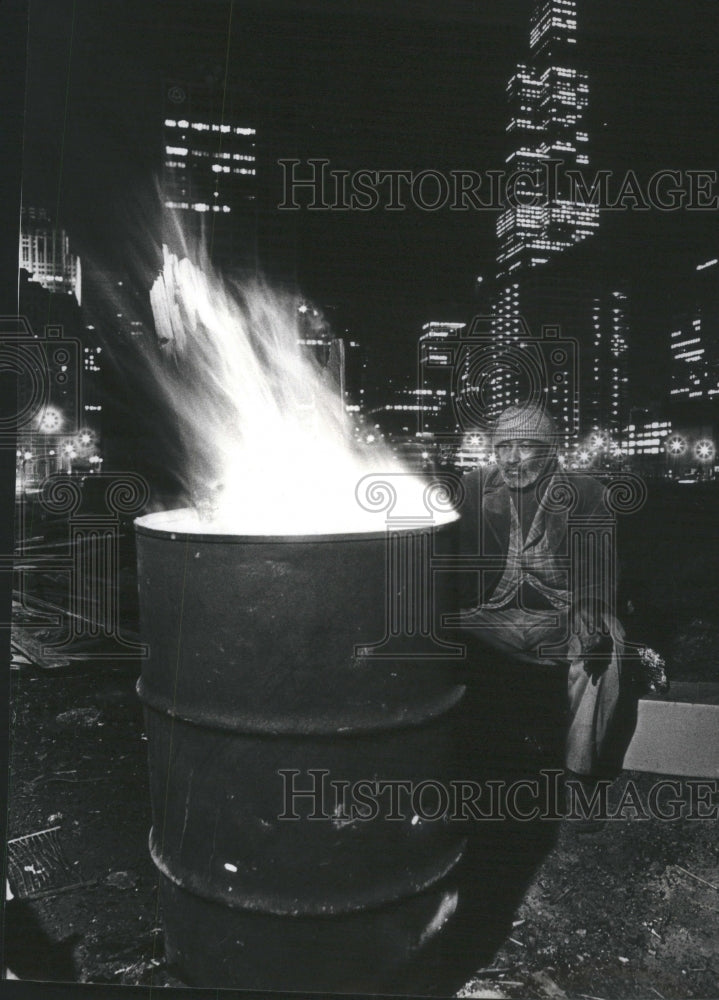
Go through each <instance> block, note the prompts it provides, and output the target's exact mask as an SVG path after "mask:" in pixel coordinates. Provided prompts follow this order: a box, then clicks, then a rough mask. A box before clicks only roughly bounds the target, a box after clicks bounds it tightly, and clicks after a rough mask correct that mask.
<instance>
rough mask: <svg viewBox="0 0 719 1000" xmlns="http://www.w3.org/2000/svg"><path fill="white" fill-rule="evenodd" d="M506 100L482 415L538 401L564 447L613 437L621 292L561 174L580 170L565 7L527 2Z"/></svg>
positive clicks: (594, 208) (591, 208) (618, 415)
mask: <svg viewBox="0 0 719 1000" xmlns="http://www.w3.org/2000/svg"><path fill="white" fill-rule="evenodd" d="M507 96H508V100H509V108H510V114H509V123H508V125H507V136H508V138H509V139H510V151H509V154H508V156H507V158H506V165H507V181H506V196H505V207H504V209H503V211H502V212H501V213H500V215H499V217H498V219H497V241H498V249H497V277H496V293H495V297H494V303H493V313H494V321H493V325H492V333H493V342H494V343H493V350H494V354H495V358H496V366H497V371H498V374H497V375H496V376H495V377H494V378H493V379H492V384H491V392H490V393H489V411H490V412H489V416H490V417H496V416H497V415H498V413H499V412H500V411H501V410H502V409H503V408H504V407H505V406H506V405H508V404H509V403H514V402H518V401H520V400H527V399H528V398H531V400H532V401H533V402H535V403H541V402H542V401H544V402H545V403H546V404H547V405H548V406H549V408H550V410H551V411H552V413H553V414H554V416H555V417H556V419H557V422H558V426H559V431H560V435H561V438H562V441H563V444H564V446H565V447H566V448H567V449H570V448H571V447H572V445H573V444H576V443H577V441H578V439H579V436H580V435H581V434H584V433H589V432H591V431H602V432H603V433H608V434H609V435H617V436H618V435H619V434H620V432H621V428H622V427H623V426H624V425H625V424H626V419H627V417H626V405H627V390H628V386H627V374H626V368H627V364H626V361H627V358H626V354H627V349H628V329H627V307H626V292H625V290H624V289H623V288H622V286H621V283H619V282H617V280H616V275H614V274H613V273H612V267H611V263H610V261H609V260H608V258H609V256H610V255H608V254H606V252H605V250H606V248H603V247H601V246H600V245H599V243H598V238H597V230H598V228H599V206H598V205H596V204H587V203H586V202H585V201H582V200H577V195H576V187H577V186H576V185H574V187H573V186H572V185H570V183H569V176H568V172H570V171H576V172H579V173H581V170H582V168H583V167H586V166H587V164H588V162H589V157H588V153H587V144H588V141H589V136H588V133H587V131H586V125H585V122H584V117H585V112H586V108H587V103H588V98H589V84H588V80H587V75H586V73H584V72H582V71H581V69H580V67H579V63H578V60H577V3H576V0H537V2H536V3H535V6H534V9H533V11H532V15H531V19H530V35H529V59H528V61H527V62H526V63H520V64H518V65H517V67H516V69H515V72H514V73H513V75H512V77H511V78H510V80H509V83H508V84H507ZM580 245H581V246H580ZM545 330H551V334H550V335H549V337H548V338H545V337H544V336H543V331H545ZM557 337H558V338H559V339H560V340H563V341H564V342H565V343H564V346H560V344H559V343H558V342H557V339H556V338H557ZM560 357H561V358H563V359H564V360H562V361H561V362H558V361H557V359H558V358H560ZM518 370H519V372H520V374H519V375H518V374H517V372H518ZM528 383H529V384H530V385H531V390H532V391H531V393H530V394H529V396H528V393H527V385H528Z"/></svg>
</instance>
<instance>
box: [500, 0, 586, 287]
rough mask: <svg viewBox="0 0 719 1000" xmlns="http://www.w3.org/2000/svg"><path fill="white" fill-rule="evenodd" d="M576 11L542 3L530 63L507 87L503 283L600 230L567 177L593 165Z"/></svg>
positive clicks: (561, 3)
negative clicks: (579, 63)
mask: <svg viewBox="0 0 719 1000" xmlns="http://www.w3.org/2000/svg"><path fill="white" fill-rule="evenodd" d="M576 6H577V5H576V0H538V2H537V4H536V5H535V8H534V11H533V13H532V16H531V20H530V34H529V50H530V59H529V62H528V63H519V64H518V65H517V68H516V70H515V72H514V74H513V75H512V77H511V78H510V80H509V83H508V84H507V96H508V99H509V106H510V119H509V124H508V125H507V134H508V136H509V137H510V139H511V147H512V148H511V150H510V152H509V155H508V156H507V158H506V164H507V168H508V175H509V177H508V184H509V190H508V192H507V193H508V199H509V204H507V207H506V208H505V209H504V211H503V212H502V213H501V214H500V216H499V218H498V220H497V237H498V240H499V252H498V254H497V263H498V265H499V277H505V276H507V275H510V274H512V273H513V272H515V271H517V270H518V269H524V268H527V267H534V266H535V265H537V264H544V263H546V261H547V260H549V258H550V256H551V255H552V254H553V253H556V252H557V251H561V250H563V249H564V248H565V247H568V246H572V244H574V243H578V242H580V241H581V240H584V239H586V238H587V237H588V236H591V235H592V233H593V232H594V231H595V230H596V229H597V227H598V225H599V209H598V207H597V206H596V205H591V204H590V205H587V204H585V203H584V202H579V201H576V200H573V199H572V198H571V197H570V194H569V190H568V188H567V182H566V177H565V172H566V170H567V169H568V168H576V167H578V166H580V165H585V164H587V163H588V162H589V160H588V156H587V152H586V144H587V142H588V139H589V136H588V134H587V132H586V130H585V125H584V111H585V109H586V107H587V101H588V94H589V84H588V82H587V76H586V74H585V73H582V72H580V71H579V69H578V68H577V65H576V54H575V50H576V42H577V37H576V34H577V15H576ZM513 174H514V178H512V175H513Z"/></svg>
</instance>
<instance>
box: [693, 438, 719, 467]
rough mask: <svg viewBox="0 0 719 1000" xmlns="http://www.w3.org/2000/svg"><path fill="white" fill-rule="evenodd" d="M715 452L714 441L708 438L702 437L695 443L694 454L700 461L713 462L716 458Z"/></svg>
mask: <svg viewBox="0 0 719 1000" xmlns="http://www.w3.org/2000/svg"><path fill="white" fill-rule="evenodd" d="M714 452H715V449H714V442H713V441H709V440H708V439H707V438H702V440H701V441H697V443H696V444H695V445H694V454H695V455H696V457H697V458H698V459H699V461H700V462H711V460H712V459H713V458H714Z"/></svg>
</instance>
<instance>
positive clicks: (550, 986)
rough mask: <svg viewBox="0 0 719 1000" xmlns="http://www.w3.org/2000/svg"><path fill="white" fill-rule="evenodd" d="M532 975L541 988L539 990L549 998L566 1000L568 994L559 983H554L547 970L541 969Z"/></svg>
mask: <svg viewBox="0 0 719 1000" xmlns="http://www.w3.org/2000/svg"><path fill="white" fill-rule="evenodd" d="M530 975H531V978H532V979H533V980H534V982H535V983H536V984H537V986H539V988H540V989H541V990H542V991H543V992H544V993H545V994H546V995H547V996H548V997H553V998H555V1000H566V998H567V994H566V993H565V992H564V990H563V989H562V987H561V986H558V985H557V983H555V982H554V980H553V979H552V977H551V976H550V975H549V973H548V972H547V971H546V969H539V970H538V971H537V972H532V973H530Z"/></svg>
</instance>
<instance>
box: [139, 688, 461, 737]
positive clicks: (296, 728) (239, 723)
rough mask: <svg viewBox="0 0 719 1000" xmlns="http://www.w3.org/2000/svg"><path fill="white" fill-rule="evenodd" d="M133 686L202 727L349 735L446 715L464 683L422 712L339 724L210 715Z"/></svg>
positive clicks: (154, 704)
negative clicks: (372, 720) (365, 721)
mask: <svg viewBox="0 0 719 1000" xmlns="http://www.w3.org/2000/svg"><path fill="white" fill-rule="evenodd" d="M136 690H137V693H138V696H139V698H140V700H141V701H142V703H143V704H144V705H145V706H146V707H147V708H150V709H152V710H153V711H155V712H157V713H158V714H159V715H163V716H169V717H170V718H172V719H178V720H179V721H181V722H186V723H188V724H189V725H191V726H201V727H203V728H205V729H219V730H223V731H225V732H231V733H234V734H236V735H238V736H241V735H245V734H247V735H249V736H253V737H254V736H268V737H271V736H297V737H302V736H332V737H334V738H337V737H343V736H347V737H351V736H355V735H357V734H358V733H377V732H392V731H393V730H395V729H409V728H412V727H420V726H424V725H429V724H430V723H432V722H435V721H436V719H438V718H441V717H442V716H443V715H447V714H448V713H449V712H451V711H452V709H454V708H455V707H456V706H457V705H458V704H459V703H460V701H461V700H462V698H463V697H464V693H465V686H464V685H462V684H458V685H455V686H454V687H453V688H452V689H451V690H450V692H449V693H448V694H447V695H445V696H444V697H443V698H441V699H439V701H438V700H437V699H436V698H435V699H434V700H433V701H432V704H431V711H429V710H425V711H424V713H423V714H421V715H413V716H409V715H408V716H404V717H402V718H388V719H381V720H378V721H377V722H376V723H371V722H368V723H364V724H362V723H360V724H354V725H347V726H345V725H343V726H339V727H338V726H337V723H336V721H335V722H332V721H329V720H328V721H327V722H326V723H324V724H323V723H322V722H319V723H318V722H317V721H316V719H314V718H313V717H311V716H307V717H306V718H302V717H298V718H296V719H292V720H290V721H288V722H287V723H282V722H281V721H279V720H277V719H276V718H268V717H262V718H260V717H258V716H257V715H254V716H253V717H251V718H248V717H243V716H242V715H240V714H239V713H237V712H233V713H232V714H231V715H222V714H217V713H213V714H212V715H211V716H209V715H208V716H206V717H205V716H204V715H202V714H201V712H199V711H198V710H197V708H196V707H195V706H193V707H191V708H190V707H187V706H185V705H178V704H177V703H176V702H170V701H169V700H168V699H167V698H164V697H163V696H162V695H158V694H157V693H156V692H154V691H151V690H150V689H149V687H148V685H147V683H146V682H145V680H144V678H142V677H140V678H139V679H138V681H137V685H136Z"/></svg>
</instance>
